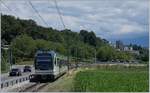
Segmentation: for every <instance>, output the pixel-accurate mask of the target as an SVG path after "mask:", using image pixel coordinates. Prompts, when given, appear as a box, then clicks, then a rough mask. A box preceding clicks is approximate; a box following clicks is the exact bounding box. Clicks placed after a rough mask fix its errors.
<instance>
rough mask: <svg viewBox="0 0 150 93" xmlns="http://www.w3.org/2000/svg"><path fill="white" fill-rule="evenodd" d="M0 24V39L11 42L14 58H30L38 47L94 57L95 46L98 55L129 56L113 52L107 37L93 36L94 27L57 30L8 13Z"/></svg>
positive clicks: (107, 58)
mask: <svg viewBox="0 0 150 93" xmlns="http://www.w3.org/2000/svg"><path fill="white" fill-rule="evenodd" d="M1 25H2V29H1V30H2V31H1V41H2V42H1V43H2V45H7V44H8V45H11V49H12V51H13V59H14V60H15V61H20V60H28V59H33V57H34V54H35V52H36V51H37V50H38V49H48V50H55V51H57V52H58V53H60V54H63V55H67V54H68V53H69V55H70V56H75V57H79V58H94V55H95V49H96V51H97V53H96V54H97V58H98V59H104V60H112V59H115V58H118V59H129V58H131V56H129V54H127V53H123V52H116V50H115V49H113V48H112V47H110V46H109V44H108V41H107V40H106V39H102V38H100V37H96V35H95V33H94V32H93V31H86V30H81V31H80V32H74V31H72V30H70V29H65V30H61V31H60V30H57V29H53V28H52V27H48V28H46V27H42V26H40V25H37V23H36V22H35V21H33V20H31V19H30V20H23V19H19V18H15V17H14V16H10V15H2V16H1ZM2 52H3V51H2ZM3 54H4V53H3Z"/></svg>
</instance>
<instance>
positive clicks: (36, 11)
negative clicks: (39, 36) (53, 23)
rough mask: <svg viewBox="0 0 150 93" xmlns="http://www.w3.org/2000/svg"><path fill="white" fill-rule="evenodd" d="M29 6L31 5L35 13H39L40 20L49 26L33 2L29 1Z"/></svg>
mask: <svg viewBox="0 0 150 93" xmlns="http://www.w3.org/2000/svg"><path fill="white" fill-rule="evenodd" d="M28 2H29V4H30V5H31V7H32V8H33V10H34V11H35V13H37V15H38V16H39V18H40V19H41V20H42V21H43V23H44V24H45V25H46V26H48V24H47V23H46V22H45V20H44V19H43V17H42V16H41V15H40V13H39V12H38V10H37V9H36V8H35V7H34V6H33V4H32V2H30V1H29V0H28Z"/></svg>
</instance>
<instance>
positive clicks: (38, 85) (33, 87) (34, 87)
mask: <svg viewBox="0 0 150 93" xmlns="http://www.w3.org/2000/svg"><path fill="white" fill-rule="evenodd" d="M48 84H49V83H35V84H31V85H29V86H28V87H25V88H23V89H21V90H19V92H38V91H39V90H41V89H42V88H44V87H46V86H47V85H48Z"/></svg>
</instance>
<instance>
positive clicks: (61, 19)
mask: <svg viewBox="0 0 150 93" xmlns="http://www.w3.org/2000/svg"><path fill="white" fill-rule="evenodd" d="M54 2H55V6H56V9H57V12H58V14H59V17H60V21H61V23H62V25H63V27H64V29H66V26H65V23H64V21H63V18H62V14H61V12H60V9H59V7H58V4H57V0H54Z"/></svg>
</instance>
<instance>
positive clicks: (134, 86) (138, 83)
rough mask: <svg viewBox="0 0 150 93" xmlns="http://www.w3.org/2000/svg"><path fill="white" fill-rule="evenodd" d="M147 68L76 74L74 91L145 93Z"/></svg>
mask: <svg viewBox="0 0 150 93" xmlns="http://www.w3.org/2000/svg"><path fill="white" fill-rule="evenodd" d="M148 84H149V83H148V68H145V67H129V68H124V67H118V68H117V67H115V68H114V67H113V68H111V67H109V68H97V69H94V70H86V71H81V72H79V73H77V75H76V77H75V79H74V91H97V92H140V91H142V92H145V91H148V89H149V86H148Z"/></svg>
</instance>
